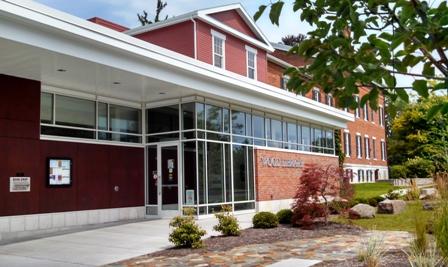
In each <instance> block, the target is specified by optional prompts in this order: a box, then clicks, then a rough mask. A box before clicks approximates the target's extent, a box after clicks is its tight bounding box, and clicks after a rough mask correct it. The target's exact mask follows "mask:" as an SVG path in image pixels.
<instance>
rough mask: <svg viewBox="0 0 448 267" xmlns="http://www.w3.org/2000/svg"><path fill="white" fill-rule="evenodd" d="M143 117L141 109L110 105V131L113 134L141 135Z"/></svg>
mask: <svg viewBox="0 0 448 267" xmlns="http://www.w3.org/2000/svg"><path fill="white" fill-rule="evenodd" d="M141 116H142V113H141V110H140V109H136V108H129V107H123V106H117V105H109V118H110V122H109V124H110V125H109V129H110V130H111V131H112V132H122V133H134V134H138V133H141V132H142V127H141Z"/></svg>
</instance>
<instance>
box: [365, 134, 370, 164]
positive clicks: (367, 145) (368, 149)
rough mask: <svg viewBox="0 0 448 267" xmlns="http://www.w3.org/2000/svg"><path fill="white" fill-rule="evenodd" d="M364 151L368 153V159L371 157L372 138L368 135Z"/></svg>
mask: <svg viewBox="0 0 448 267" xmlns="http://www.w3.org/2000/svg"><path fill="white" fill-rule="evenodd" d="M364 151H365V154H366V159H370V139H369V137H368V136H365V137H364Z"/></svg>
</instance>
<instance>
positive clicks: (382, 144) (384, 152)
mask: <svg viewBox="0 0 448 267" xmlns="http://www.w3.org/2000/svg"><path fill="white" fill-rule="evenodd" d="M386 157H387V156H386V142H385V141H384V140H381V160H386Z"/></svg>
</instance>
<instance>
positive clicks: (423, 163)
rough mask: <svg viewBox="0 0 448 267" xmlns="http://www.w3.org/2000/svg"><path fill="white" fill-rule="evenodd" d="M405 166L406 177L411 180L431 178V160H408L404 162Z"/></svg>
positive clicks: (432, 165)
mask: <svg viewBox="0 0 448 267" xmlns="http://www.w3.org/2000/svg"><path fill="white" fill-rule="evenodd" d="M405 166H406V169H407V170H408V171H407V173H408V177H412V178H427V177H431V176H432V175H433V173H434V171H435V167H434V164H433V162H432V161H431V160H429V159H424V158H420V157H415V158H413V159H408V161H406V163H405Z"/></svg>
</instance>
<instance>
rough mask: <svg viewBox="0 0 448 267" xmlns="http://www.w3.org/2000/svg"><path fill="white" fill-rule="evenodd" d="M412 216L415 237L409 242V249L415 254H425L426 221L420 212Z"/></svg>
mask: <svg viewBox="0 0 448 267" xmlns="http://www.w3.org/2000/svg"><path fill="white" fill-rule="evenodd" d="M414 215H415V217H414V223H415V237H414V240H412V242H411V249H412V250H414V252H415V253H417V254H426V252H427V250H428V238H427V236H426V230H427V221H426V218H425V217H424V216H423V214H422V213H421V212H416V214H414Z"/></svg>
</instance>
